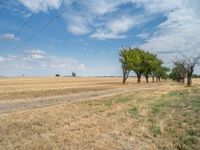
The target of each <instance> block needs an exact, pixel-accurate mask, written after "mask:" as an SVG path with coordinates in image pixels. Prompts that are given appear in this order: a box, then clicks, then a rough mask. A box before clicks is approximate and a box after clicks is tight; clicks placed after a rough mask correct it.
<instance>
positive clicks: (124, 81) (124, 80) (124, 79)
mask: <svg viewBox="0 0 200 150" xmlns="http://www.w3.org/2000/svg"><path fill="white" fill-rule="evenodd" d="M122 83H123V84H125V83H126V78H125V77H124V76H123V81H122Z"/></svg>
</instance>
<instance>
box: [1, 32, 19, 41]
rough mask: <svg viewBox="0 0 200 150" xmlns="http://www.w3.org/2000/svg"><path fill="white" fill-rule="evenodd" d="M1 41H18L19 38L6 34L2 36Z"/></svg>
mask: <svg viewBox="0 0 200 150" xmlns="http://www.w3.org/2000/svg"><path fill="white" fill-rule="evenodd" d="M0 38H1V39H3V40H6V41H18V40H19V38H18V37H16V36H15V35H14V34H11V33H4V34H3V35H1V36H0Z"/></svg>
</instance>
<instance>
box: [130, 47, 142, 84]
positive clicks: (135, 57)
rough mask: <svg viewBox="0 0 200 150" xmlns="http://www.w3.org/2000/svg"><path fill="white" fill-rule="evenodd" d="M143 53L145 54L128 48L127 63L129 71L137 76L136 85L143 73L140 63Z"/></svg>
mask: <svg viewBox="0 0 200 150" xmlns="http://www.w3.org/2000/svg"><path fill="white" fill-rule="evenodd" d="M144 53H145V52H144V51H143V50H141V49H139V48H134V49H131V48H129V57H128V62H129V64H130V68H131V70H133V71H134V72H135V74H136V75H137V82H138V83H140V82H141V76H142V73H143V68H142V67H143V65H142V62H143V55H144Z"/></svg>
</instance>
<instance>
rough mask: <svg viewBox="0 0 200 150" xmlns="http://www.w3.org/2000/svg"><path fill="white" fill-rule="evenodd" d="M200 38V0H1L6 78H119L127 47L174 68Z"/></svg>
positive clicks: (1, 70)
mask: <svg viewBox="0 0 200 150" xmlns="http://www.w3.org/2000/svg"><path fill="white" fill-rule="evenodd" d="M64 11H65V13H62V12H64ZM56 16H57V17H56ZM55 17H56V19H55V20H54V21H52V22H51V23H49V24H48V22H49V21H50V20H52V18H55ZM46 24H48V25H47V26H46V27H45V28H43V27H44V26H45V25H46ZM22 27H23V29H22ZM40 29H42V30H40ZM38 31H39V32H38ZM35 33H37V34H35ZM199 35H200V0H78V1H77V0H76V1H74V0H0V76H21V75H25V76H53V75H55V74H60V75H71V73H72V72H76V74H77V75H80V76H104V75H108V76H109V75H113V76H115V75H116V76H118V75H121V74H122V73H121V66H120V63H119V56H118V52H119V50H120V48H122V47H127V46H131V47H139V48H142V49H144V50H146V51H150V52H152V53H155V54H157V55H158V57H159V58H161V59H162V60H163V61H164V63H165V65H166V66H169V67H171V66H172V61H173V60H174V59H175V58H176V57H179V56H181V55H183V54H184V55H187V56H194V55H198V54H199V53H200V36H199ZM195 69H196V73H200V67H196V68H195Z"/></svg>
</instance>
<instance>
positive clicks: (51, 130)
mask: <svg viewBox="0 0 200 150" xmlns="http://www.w3.org/2000/svg"><path fill="white" fill-rule="evenodd" d="M193 82H194V86H193V87H191V88H188V87H185V86H183V85H180V84H177V83H174V82H171V81H162V82H158V83H151V82H150V83H149V84H147V83H141V84H137V83H136V80H135V79H134V78H132V79H131V78H130V79H129V81H128V84H126V85H122V84H121V78H117V77H116V78H110V77H105V78H100V77H99V78H97V77H96V78H91V77H90V78H89V77H88V78H81V77H77V78H69V77H59V78H50V77H49V78H1V79H0V133H1V137H0V149H130V150H132V149H139V150H140V149H198V148H199V147H200V134H199V133H200V115H199V114H200V80H198V79H196V80H194V81H193Z"/></svg>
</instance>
